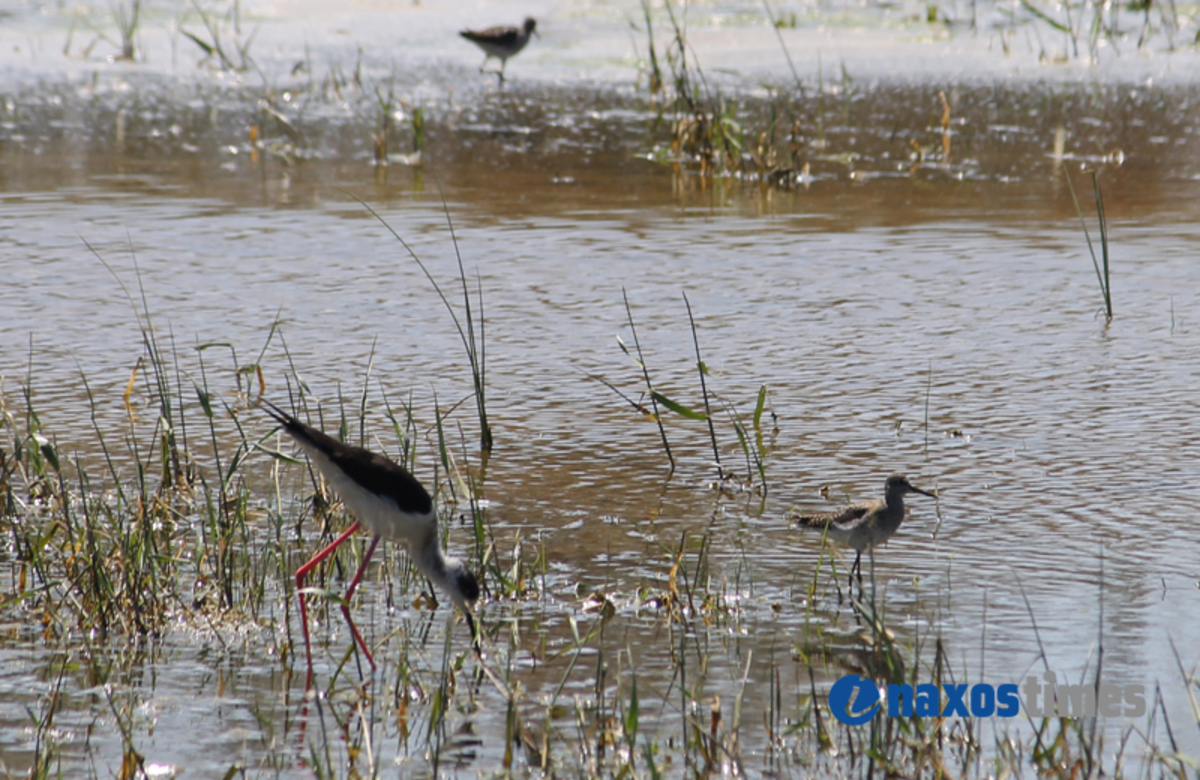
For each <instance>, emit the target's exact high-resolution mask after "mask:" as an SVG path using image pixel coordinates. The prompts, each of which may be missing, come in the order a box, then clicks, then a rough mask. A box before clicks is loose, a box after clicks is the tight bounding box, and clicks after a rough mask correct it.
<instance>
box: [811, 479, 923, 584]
mask: <svg viewBox="0 0 1200 780" xmlns="http://www.w3.org/2000/svg"><path fill="white" fill-rule="evenodd" d="M906 493H920V494H921V495H923V496H929V497H931V498H937V493H930V492H929V491H926V490H921V489H920V488H919V487H915V486H914V485H913V484H912V483H911V482H909V481H908V479H907V478H906V477H904V476H901V475H900V474H893V475H892V476H890V477H888V478H887V482H885V483H884V488H883V498H882V499H880V498H875V499H872V500H870V501H864V502H863V503H861V504H851V505H850V506H847V507H845V508H844V509H842V510H840V511H838V512H826V513H822V514H815V515H800V516H796V517H793V518H792V519H793V521H794V522H795V523H796V524H797V525H799V526H801V527H804V528H817V529H821V530H825V533H826V536H828V537H829V539H830V540H832V541H834V542H837V543H838V544H843V545H845V546H847V547H853V548H854V549H855V550H856V551H857V552H858V554H857V555H855V556H854V566H853V567H851V569H850V585H851V586H852V585H853V584H854V575H855V573H856V572H857V573H858V586H859V588H860V589H861V588H862V567H861V564H862V554H863V550H867V549H870V548H873V547H875V546H876V545H879V544H883V543H884V542H886V541H887V540H888V539H890V538H892V534H894V533H896V531H897V530H898V529H899V528H900V524H901V523H903V522H904V512H905V510H904V494H906ZM826 529H828V530H826Z"/></svg>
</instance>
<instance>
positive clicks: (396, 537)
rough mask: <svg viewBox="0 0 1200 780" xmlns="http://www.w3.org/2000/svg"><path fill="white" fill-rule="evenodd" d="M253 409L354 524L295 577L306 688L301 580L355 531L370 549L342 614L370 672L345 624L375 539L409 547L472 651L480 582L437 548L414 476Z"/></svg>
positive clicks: (425, 498) (432, 515)
mask: <svg viewBox="0 0 1200 780" xmlns="http://www.w3.org/2000/svg"><path fill="white" fill-rule="evenodd" d="M258 403H259V404H260V408H262V409H263V411H265V412H266V413H267V414H269V415H271V416H272V417H274V418H275V420H276V421H277V422H278V423H279V424H280V426H282V428H283V430H284V431H286V432H287V433H288V435H289V436H291V437H292V438H293V439H295V440H296V443H297V444H299V445H300V448H301V449H302V450H304V452H305V453H307V455H308V457H309V459H310V460H311V461H312V463H313V465H315V466H316V467H317V470H318V471H320V472H321V476H323V477H324V478H325V481H326V482H328V483H329V486H330V487H331V488H333V490H334V492H336V493H337V494H338V495H339V496H340V497H341V499H342V502H343V503H344V504H345V505H346V508H347V509H348V510H350V513H351V514H353V515H354V517H355V522H354V524H353V525H351V526H350V527H349V528H348V529H347V530H346V531H345V532H344V533H342V535H341V536H339V537H337V538H336V539H334V540H333V541H332V542H331V543H330V544H329V545H328V546H327V547H325V549H323V550H321V551H320V552H319V553H317V554H316V555H314V556H313V558H312V559H311V560H310V561H309V562H308V563H306V564H304V565H303V566H301V567H300V568H299V569H298V570H297V571H296V591H297V593H298V594H299V598H300V626H301V628H302V630H303V633H304V652H305V657H306V658H307V660H308V682H307V687H309V688H311V687H312V676H313V668H312V646H311V644H310V641H309V635H308V613H307V611H306V609H305V599H304V595H305V593H304V579H305V577H306V576H307V575H308V573H309V572H310V571H311V570H312V569H313V568H314V567H315V566H317V565H318V564H319V563H321V561H323V560H325V559H326V558H327V557H329V556H330V555H332V554H333V551H334V550H336V549H337V548H338V546H339V545H341V544H342V542H344V541H346V540H347V539H349V538H350V537H351V536H352V535H353V534H354V532H355V531H357V530H358V529H359V528H363V529H365V530H366V531H367V532H368V533H370V534H371V543H370V545H369V546H368V547H367V553H366V555H364V556H363V559H362V563H361V564H360V565H359V567H358V571H357V572H356V573H355V575H354V579H352V580H351V581H350V587H349V588H348V589H347V591H346V598H345V600H344V601H343V602H342V605H341V606H342V615H343V616H345V618H346V623H347V625H349V626H350V632H351V633H352V634H353V635H354V641H355V642H357V643H358V646H359V647H360V648H361V649H362V651H363V654H364V655H365V656H366V657H367V661H368V663H370V664H371V668H372V669H374V668H375V659H374V658H373V657H372V656H371V651H370V650H369V649H367V643H366V642H364V641H363V638H362V635H361V634H359V632H358V628H357V627H356V626H355V625H354V620H353V619H352V618H351V617H350V606H349V604H350V598H351V597H352V596H353V595H354V591H355V590H356V589H357V588H358V584H359V582H361V581H362V578H363V574H364V572H365V571H366V568H367V563H368V562H369V561H370V560H371V555H372V554H373V553H374V552H375V547H376V546H377V545H378V544H379V541H380V540H381V539H386V540H388V541H390V542H399V543H401V544H403V545H405V546H406V547H407V548H408V554H409V556H410V557H411V558H412V561H413V563H414V564H416V567H417V569H418V570H419V571H420V572H421V573H422V574H424V575H425V576H426V577H428V578H429V580H430V581H431V582H432V583H433V584H434V585H436V586H437V587H438V588H440V589H441V590H442V591H444V592H445V593H446V594H447V595H448V596H449V597H450V600H451V601H453V602H454V606H456V607H458V608H459V609H460V610H462V613H463V614H464V615H466V617H467V625H468V626H469V627H470V629H471V641H472V642H473V643H475V646H476V648H478V637H477V636H476V634H475V621H474V619H473V618H472V617H471V605H472V604H474V602H475V601H476V600H477V599H478V598H479V581H478V580H476V579H475V575H474V574H472V573H471V571H470V570H469V569H467V567H466V565H464V564H463V562H462V561H461V560H459V559H458V558H452V557H450V556H448V555H446V554H445V553H443V552H442V547H441V544H440V543H439V541H438V523H437V509H436V507H435V506H434V503H433V499H432V498H430V496H429V493H428V492H427V491H426V490H425V488H424V487H423V486H422V485H421V483H420V482H418V481H417V479H416V477H414V476H413V475H412V474H409V473H408V471H407V470H405V469H404V468H403V467H401V466H400V465H398V464H397V463H395V462H393V461H392V460H390V459H388V458H386V457H384V456H383V455H379V454H378V453H374V452H371V451H370V450H366V449H363V448H362V447H355V446H353V445H350V444H345V443H343V442H340V441H338V440H337V439H334V438H332V437H330V436H327V435H325V434H324V433H322V432H321V431H318V430H317V429H316V428H313V427H312V426H311V425H305V424H304V423H302V422H300V421H299V420H297V419H296V418H295V417H292V416H291V415H290V414H288V413H287V412H285V411H283V410H282V409H280V408H279V407H278V406H276V405H275V404H273V403H271V402H270V401H267V400H266V399H262V398H260V399H259V401H258Z"/></svg>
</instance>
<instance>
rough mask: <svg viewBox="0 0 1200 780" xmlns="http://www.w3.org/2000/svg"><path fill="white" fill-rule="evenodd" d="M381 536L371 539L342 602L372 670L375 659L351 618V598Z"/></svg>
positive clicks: (347, 619)
mask: <svg viewBox="0 0 1200 780" xmlns="http://www.w3.org/2000/svg"><path fill="white" fill-rule="evenodd" d="M379 539H380V537H379V534H376V535H375V537H374V538H373V539H371V544H370V546H369V547H367V553H366V555H364V556H363V559H362V563H360V564H359V565H358V571H357V572H355V573H354V579H352V580H350V587H349V588H348V589H347V590H346V598H345V599H344V600H343V601H342V614H343V615H345V617H346V625H348V626H350V633H351V634H353V635H354V641H355V642H358V646H359V647H360V648H362V651H363V655H365V656H366V657H367V663H369V664H370V665H371V668H372V669H374V668H375V659H374V658H372V657H371V651H370V650H368V649H367V643H366V642H364V641H363V638H362V634H360V633H358V626H356V625H354V619H353V618H352V617H350V598H351V597H352V596H354V591H356V590H358V583H360V582H362V578H363V574H365V573H366V571H367V564H368V563H370V562H371V556H372V555H374V554H375V547H376V546H377V545H378V544H379Z"/></svg>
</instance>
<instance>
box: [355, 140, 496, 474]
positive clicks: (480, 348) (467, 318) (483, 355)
mask: <svg viewBox="0 0 1200 780" xmlns="http://www.w3.org/2000/svg"><path fill="white" fill-rule="evenodd" d="M423 122H424V120H423V119H422V127H423ZM347 194H350V193H347ZM350 197H352V198H354V200H356V201H358V203H359V205H361V206H362V207H363V208H365V209H366V210H367V211H368V212H369V213H370V214H371V216H373V217H375V219H376V220H378V221H379V223H380V224H381V225H383V227H384V228H385V229H386V230H387V231H388V232H389V233H391V235H392V237H393V238H395V239H396V240H397V241H399V242H400V245H401V246H402V247H404V251H405V252H407V253H408V256H409V257H410V258H412V260H413V262H415V263H416V264H417V266H418V267H419V268H420V269H421V273H423V274H425V278H426V279H427V280H428V281H429V284H430V285H432V286H433V290H434V292H435V293H437V296H438V298H439V299H440V300H441V302H442V305H443V306H444V307H445V309H446V312H447V313H448V314H449V315H450V319H451V321H452V322H453V323H454V329H455V330H456V331H457V332H458V337H459V340H460V341H462V345H463V351H464V352H465V353H466V356H467V363H468V364H469V365H470V368H471V383H472V385H473V386H474V400H475V411H476V416H477V418H478V421H479V449H480V451H481V452H483V453H485V454H490V453H491V451H492V446H493V444H494V441H493V438H492V428H491V426H490V425H489V424H488V415H487V348H486V340H485V335H486V330H485V322H486V320H485V318H484V310H483V282H482V280H481V279H480V278H479V276H478V273H477V274H476V279H475V282H476V290H475V292H476V302H475V304H474V308H472V303H471V287H470V284H469V283H468V281H467V272H466V270H465V269H464V267H463V258H462V252H461V250H460V249H459V245H458V238H457V236H455V234H454V222H453V220H452V219H451V218H450V209H449V207H448V206H445V200H444V199H443V206H445V209H444V211H445V214H446V227H447V229H448V230H449V231H450V242H451V244H453V246H454V257H455V260H456V261H457V263H458V283H459V285H460V287H461V290H462V299H463V316H462V318H461V319H460V318H459V315H458V312H457V311H455V309H454V307H453V306H452V305H451V304H450V299H449V298H447V297H446V294H445V293H444V292H443V291H442V288H441V285H439V284H438V283H437V280H436V279H434V278H433V274H431V273H430V272H429V269H428V268H427V267H426V266H425V263H424V262H423V261H422V260H421V258H420V257H419V256H418V255H417V253H416V252H415V251H413V248H412V247H411V246H409V245H408V242H406V241H405V240H404V238H403V237H401V235H400V234H399V233H397V232H396V230H395V228H393V227H392V226H391V225H390V224H388V222H387V220H385V219H384V218H383V216H382V215H380V214H379V212H377V211H375V209H373V208H371V206H370V205H368V204H367V203H366V202H365V201H363V200H362V199H360V198H358V197H356V196H354V195H353V194H350Z"/></svg>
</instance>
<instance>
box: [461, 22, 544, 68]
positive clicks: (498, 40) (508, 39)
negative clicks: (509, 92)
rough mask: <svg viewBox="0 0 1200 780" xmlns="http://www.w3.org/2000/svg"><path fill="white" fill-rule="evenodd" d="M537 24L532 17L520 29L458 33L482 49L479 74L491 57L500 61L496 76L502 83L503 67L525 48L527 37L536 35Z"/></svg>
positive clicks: (492, 29)
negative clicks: (509, 59)
mask: <svg viewBox="0 0 1200 780" xmlns="http://www.w3.org/2000/svg"><path fill="white" fill-rule="evenodd" d="M536 32H537V22H536V21H534V19H533V18H532V17H530V18H527V19H526V20H525V23H524V24H523V25H521V26H520V27H489V28H488V29H486V30H463V31H462V32H460V33H459V35H461V36H462V37H464V38H466V39H467V40H468V41H470V42H471V43H473V44H475V45H476V46H478V47H479V48H481V49H483V53H484V57H483V65H480V66H479V72H480V73H482V72H483V68H484V66H485V65H487V61H488V60H489V59H491V58H492V57H495V58H496V59H498V60H500V70H499V71H497V73H496V75H498V76H499V77H500V80H501V81H504V65H505V63H506V62H508V58H509V57H512V56H515V55H516V54H517V52H519V51H521V49H524V48H525V44H527V43H529V36H531V35H534V34H536Z"/></svg>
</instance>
